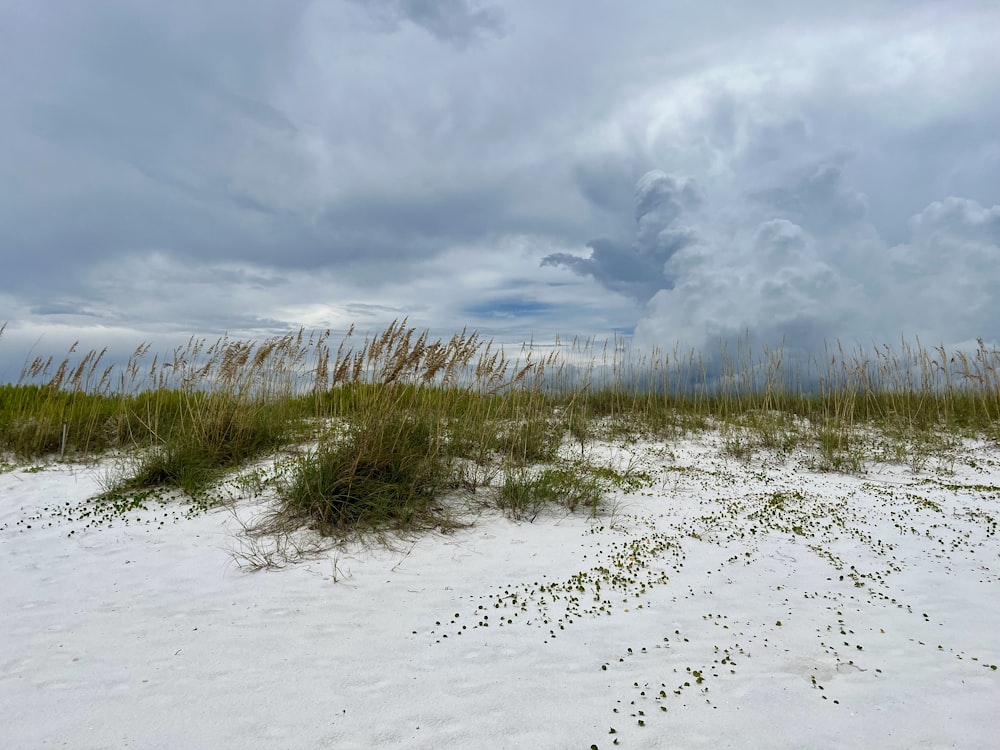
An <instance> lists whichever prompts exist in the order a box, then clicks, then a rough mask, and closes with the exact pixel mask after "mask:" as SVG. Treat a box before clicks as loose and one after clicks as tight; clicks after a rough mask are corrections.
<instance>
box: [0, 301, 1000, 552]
mask: <svg viewBox="0 0 1000 750" xmlns="http://www.w3.org/2000/svg"><path fill="white" fill-rule="evenodd" d="M2 334H3V328H2V327H0V337H2ZM329 341H330V334H329V332H314V333H309V334H307V333H306V332H305V331H303V330H299V331H298V332H296V333H290V334H288V335H285V336H280V337H275V338H271V339H267V340H265V341H263V342H259V343H258V342H248V341H238V340H230V339H228V338H226V337H223V338H220V339H218V340H216V341H214V342H209V341H207V340H205V339H196V338H192V339H190V340H189V341H188V343H187V345H186V346H185V347H179V348H178V349H176V350H174V351H173V353H172V354H171V355H169V356H167V357H165V358H161V357H159V356H157V355H153V356H152V358H150V350H151V347H150V345H148V344H143V345H141V346H139V347H138V348H136V350H135V351H134V352H133V353H132V355H131V356H130V357H129V358H128V360H127V361H126V362H125V363H124V364H122V365H121V366H116V365H114V364H107V363H106V357H107V352H106V350H101V351H91V352H86V353H83V354H79V353H77V351H76V345H74V346H73V347H71V348H70V350H69V352H68V353H67V355H66V356H65V357H64V358H63V359H62V360H56V359H53V358H49V359H44V360H43V359H41V358H35V359H34V360H32V361H30V362H28V363H27V364H26V365H25V367H24V370H23V371H22V373H21V376H20V378H19V380H18V383H17V384H14V385H4V386H0V451H3V452H6V453H13V454H16V455H19V456H21V457H35V456H40V455H44V454H61V455H70V456H73V455H77V456H79V455H89V454H93V453H96V452H100V451H106V450H119V451H123V452H124V453H125V454H126V455H127V456H129V457H130V458H131V460H130V462H129V463H128V464H127V469H126V471H124V473H123V474H122V476H121V477H119V482H118V485H119V489H125V490H130V489H135V488H140V487H148V486H153V485H166V486H172V487H178V488H180V489H182V490H184V491H186V492H188V493H196V492H199V491H201V490H203V489H205V488H206V487H208V486H210V485H211V484H212V483H213V482H215V481H216V480H217V479H218V478H219V477H220V476H221V475H222V474H224V473H225V472H227V471H231V470H234V469H235V468H237V467H239V466H240V465H242V464H244V463H246V462H247V461H250V460H251V459H253V458H255V457H258V456H262V455H265V454H268V453H273V452H275V451H277V450H282V449H287V448H291V447H294V446H296V445H303V444H309V445H311V446H312V447H311V448H309V449H308V450H306V451H305V453H302V454H301V455H300V456H299V458H298V459H297V461H298V464H297V468H296V471H295V472H294V474H293V476H292V478H291V479H290V480H289V482H288V483H287V485H286V486H285V487H284V488H283V491H282V493H281V498H280V503H281V514H282V517H283V518H285V519H288V520H289V521H290V522H295V523H305V524H311V525H314V526H315V527H317V528H320V529H322V530H323V531H325V532H330V533H334V532H338V531H340V530H343V529H345V528H349V527H355V526H358V525H370V526H376V527H377V526H382V525H395V526H404V527H405V526H419V525H422V524H438V523H443V522H446V521H447V519H446V515H447V514H446V510H447V509H446V508H445V505H444V504H443V503H442V502H441V498H442V496H443V495H444V494H445V493H448V492H452V491H454V490H457V489H464V490H466V491H476V490H478V489H481V488H484V487H489V488H491V489H492V490H493V494H492V497H493V498H494V502H495V504H496V505H497V506H498V507H506V508H507V509H508V510H510V511H512V512H513V511H514V510H515V509H517V508H520V509H522V510H521V511H518V512H521V513H523V509H524V508H531V507H534V506H532V505H531V503H532V502H533V501H532V500H530V498H529V497H528V496H529V495H531V493H534V494H533V497H535V498H536V499H537V498H539V497H542V496H545V497H546V498H548V499H550V500H551V499H553V498H554V497H555V496H560V497H562V498H563V501H564V505H566V506H567V507H569V506H571V505H572V506H575V505H584V506H588V507H592V505H593V504H592V503H591V502H590V501H589V500H587V501H586V502H582V501H581V500H580V498H582V497H586V498H590V497H591V496H592V487H589V486H587V487H584V486H583V485H581V484H580V483H579V482H578V483H577V484H576V485H573V483H572V482H571V481H570V479H571V478H572V476H573V473H572V472H564V471H563V468H564V466H563V465H562V464H560V461H564V460H566V453H560V451H561V449H563V448H566V449H567V450H576V449H577V448H578V449H579V456H580V458H584V457H585V456H586V449H587V446H588V445H589V444H590V443H591V442H592V441H593V440H594V439H595V438H597V437H600V436H602V435H605V434H614V435H619V436H639V435H646V436H655V437H658V438H661V439H668V440H669V439H674V438H677V437H679V436H681V435H684V434H686V433H688V432H691V431H701V430H706V429H709V428H712V429H717V430H718V433H719V435H720V437H721V444H722V447H723V450H725V451H726V452H728V453H730V454H731V455H734V456H737V457H740V458H744V459H749V458H751V457H753V456H754V455H755V454H757V453H758V452H760V451H770V452H772V453H776V454H779V455H782V454H784V455H787V454H790V453H792V452H793V451H796V450H800V449H801V450H803V451H805V452H806V453H808V454H809V455H812V456H813V457H814V461H815V464H816V466H817V467H818V468H822V469H828V470H841V471H856V470H859V469H861V468H863V467H864V465H865V463H866V462H867V461H871V460H875V459H880V460H896V461H901V462H908V463H910V464H911V465H912V466H913V467H914V468H918V467H919V466H920V465H922V463H923V462H924V461H926V459H927V457H928V456H929V455H931V454H932V453H933V452H934V451H938V450H942V449H944V448H945V447H946V446H947V443H948V442H949V441H954V440H955V439H957V438H958V437H961V436H965V435H969V436H973V435H974V436H979V437H985V438H987V439H990V440H994V441H998V442H1000V350H998V349H997V348H995V347H991V346H988V345H987V344H985V343H984V342H983V341H979V342H978V345H977V346H976V347H975V348H972V349H968V350H955V351H947V350H946V349H945V348H944V347H940V346H939V347H936V348H933V349H928V348H925V347H923V346H922V345H920V343H919V342H917V343H916V344H912V345H911V344H909V343H908V342H905V341H903V342H901V343H900V344H899V345H898V346H895V347H890V346H888V345H885V346H882V347H879V348H875V349H869V350H863V349H856V350H853V351H845V349H844V348H843V347H842V346H841V345H840V344H839V343H835V344H833V345H831V346H829V347H828V348H827V349H826V350H825V353H824V355H823V356H821V357H807V356H803V355H801V354H794V353H789V352H786V351H785V350H784V348H776V349H768V348H763V349H761V350H760V351H757V352H755V351H753V349H752V347H751V345H750V337H749V335H748V336H747V337H746V338H745V339H744V340H742V341H740V342H737V343H736V344H735V345H733V346H732V348H730V347H728V346H722V347H720V350H719V352H717V353H713V354H708V353H702V352H679V351H676V350H675V351H673V352H672V353H666V352H662V351H658V350H654V351H652V352H647V353H636V352H633V351H631V350H630V348H629V347H628V345H627V341H625V340H620V339H615V340H612V341H610V342H607V343H604V344H600V343H598V342H594V341H592V340H579V339H575V340H573V341H572V342H570V343H568V344H565V345H564V344H562V343H561V342H556V344H555V345H554V346H549V347H542V346H537V345H534V344H528V345H525V346H523V347H521V348H520V349H519V350H517V351H515V352H513V353H508V352H507V351H506V350H505V349H504V348H503V347H501V346H497V345H496V344H494V343H493V342H492V341H484V340H482V339H481V338H480V337H479V335H478V334H476V333H474V332H471V333H470V332H468V331H465V330H463V331H462V332H460V333H456V334H455V335H453V336H452V337H451V338H450V339H447V340H432V339H431V337H430V335H429V333H428V332H427V331H417V330H416V329H415V328H413V327H410V326H409V325H408V324H407V321H406V320H405V319H404V320H401V321H395V322H393V323H392V324H391V325H390V326H389V327H388V328H387V329H386V330H384V331H382V332H380V333H378V334H375V335H372V336H366V337H363V338H360V339H359V338H358V337H357V336H356V335H355V332H354V330H353V328H352V329H351V330H350V331H348V332H347V334H346V335H345V336H344V337H342V339H341V340H340V341H339V343H338V346H337V348H336V349H332V348H331V347H330V345H329ZM733 349H735V351H734V350H733ZM560 456H562V457H563V458H560ZM538 464H542V465H543V468H542V469H541V470H540V471H541V473H538V472H535V471H534V470H533V469H532V467H533V466H536V465H538ZM545 467H548V468H545ZM546 472H548V473H546ZM556 480H558V481H556ZM581 481H582V480H581ZM573 498H576V500H573Z"/></svg>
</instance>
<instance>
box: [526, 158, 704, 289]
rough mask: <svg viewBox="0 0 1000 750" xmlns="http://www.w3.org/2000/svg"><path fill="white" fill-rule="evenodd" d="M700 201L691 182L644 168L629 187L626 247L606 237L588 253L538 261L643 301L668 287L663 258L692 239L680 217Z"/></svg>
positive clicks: (593, 243)
mask: <svg viewBox="0 0 1000 750" xmlns="http://www.w3.org/2000/svg"><path fill="white" fill-rule="evenodd" d="M700 202H701V197H700V195H699V191H698V187H697V185H696V184H695V183H694V181H692V180H679V179H675V178H673V177H671V176H669V175H667V174H666V173H664V172H662V171H659V170H655V171H652V172H648V173H646V174H645V175H643V176H642V178H641V179H640V180H639V182H638V184H637V185H636V189H635V225H636V237H635V241H634V242H633V243H632V244H631V245H630V246H626V245H623V244H621V243H617V242H615V241H613V240H609V239H597V240H591V241H590V242H589V243H587V246H588V247H589V248H590V250H591V253H590V256H589V257H586V258H583V257H580V256H577V255H573V254H570V253H553V254H551V255H547V256H545V258H543V259H542V265H543V266H564V267H566V268H568V269H570V270H571V271H574V272H575V273H578V274H580V275H584V276H592V277H593V278H594V280H595V281H597V282H598V283H599V284H601V285H602V286H605V287H607V288H608V289H611V290H613V291H616V292H620V293H622V294H625V295H627V296H630V297H633V298H635V299H636V300H639V301H640V302H645V301H646V300H648V299H649V298H650V297H652V296H653V295H654V294H656V293H657V292H658V291H659V290H661V289H665V288H670V287H671V286H672V285H673V279H672V278H671V277H670V275H669V274H668V273H667V272H666V264H667V262H668V261H669V260H670V258H672V257H673V256H674V254H675V253H677V252H678V251H679V250H682V249H683V248H685V247H687V246H688V245H691V244H692V243H694V242H695V241H696V236H695V233H694V231H693V230H692V229H691V228H690V227H687V226H684V225H682V224H681V223H680V219H681V216H682V215H683V214H684V213H685V211H691V210H694V209H696V208H697V207H698V205H699V204H700Z"/></svg>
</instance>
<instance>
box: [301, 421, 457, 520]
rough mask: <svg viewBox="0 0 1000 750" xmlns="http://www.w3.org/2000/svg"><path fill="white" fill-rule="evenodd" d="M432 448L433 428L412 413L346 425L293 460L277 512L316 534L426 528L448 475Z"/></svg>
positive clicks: (444, 463)
mask: <svg viewBox="0 0 1000 750" xmlns="http://www.w3.org/2000/svg"><path fill="white" fill-rule="evenodd" d="M439 447H440V444H439V442H438V435H437V425H436V424H434V423H433V422H431V421H429V420H427V419H426V418H421V417H420V416H419V415H418V416H408V415H404V414H395V415H393V416H392V417H390V418H388V419H386V420H385V421H379V422H378V423H372V424H367V425H361V424H351V425H350V426H349V427H348V429H347V434H346V436H344V437H341V438H339V439H332V440H328V441H325V442H324V443H323V444H322V445H321V446H320V447H319V449H318V450H316V451H314V452H312V453H310V454H308V455H307V456H305V457H304V458H303V459H302V460H301V461H300V464H299V466H298V470H297V471H296V472H295V474H294V478H293V480H292V481H291V483H290V484H289V485H288V486H287V487H286V488H285V490H284V491H283V492H282V498H281V500H282V511H281V513H282V514H283V515H285V516H287V519H288V520H290V521H292V522H299V523H305V524H308V525H311V526H313V527H314V528H317V529H319V530H320V531H322V532H324V533H339V532H343V531H345V530H347V529H350V528H356V527H361V528H384V527H394V528H413V527H418V526H422V525H428V524H432V523H433V522H434V519H435V516H439V515H440V511H441V509H440V508H439V507H438V506H436V505H435V503H436V501H437V499H438V495H439V494H440V492H441V491H442V489H443V488H445V487H447V486H449V485H450V484H451V482H450V480H452V477H453V474H452V472H451V470H450V466H449V462H448V460H447V457H446V456H444V455H443V454H442V453H441V452H440V450H439ZM438 521H439V522H440V519H438Z"/></svg>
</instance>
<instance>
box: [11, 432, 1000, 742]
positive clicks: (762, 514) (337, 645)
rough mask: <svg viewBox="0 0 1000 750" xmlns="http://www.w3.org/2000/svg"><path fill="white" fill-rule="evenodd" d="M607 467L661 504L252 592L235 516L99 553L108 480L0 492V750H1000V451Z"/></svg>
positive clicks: (299, 572) (263, 582) (679, 452)
mask: <svg viewBox="0 0 1000 750" xmlns="http://www.w3.org/2000/svg"><path fill="white" fill-rule="evenodd" d="M595 451H596V453H595V455H597V456H598V457H600V456H601V455H603V457H604V458H605V459H607V460H609V461H612V462H617V465H619V466H622V465H624V463H625V462H627V461H628V460H629V457H630V455H633V454H634V460H635V461H636V462H637V463H638V468H641V469H643V470H645V471H647V472H649V473H650V474H651V475H652V476H653V480H654V481H653V484H652V486H651V487H649V488H646V489H643V490H640V491H639V492H637V493H634V494H627V493H624V492H618V493H617V494H615V495H612V496H611V497H610V498H609V501H608V503H607V506H606V508H605V510H604V512H603V513H602V515H601V517H599V518H598V519H596V520H593V519H588V518H586V517H584V516H583V515H576V516H564V515H559V516H551V515H550V516H546V517H544V518H539V519H537V520H536V521H535V522H534V523H520V524H518V523H514V522H511V521H509V520H506V519H504V518H502V517H500V516H498V515H494V514H483V515H481V516H480V517H479V518H477V519H476V520H475V523H474V526H472V527H471V528H469V529H467V530H462V531H458V532H455V533H452V534H449V535H439V534H429V535H424V536H421V537H419V538H418V539H417V540H416V541H415V542H402V541H401V542H399V543H398V544H397V545H396V549H394V550H391V551H390V550H386V549H381V548H377V549H374V550H367V551H366V550H364V549H361V548H358V547H356V546H355V547H352V548H350V549H348V550H341V551H339V552H331V553H329V554H327V555H326V556H324V557H323V558H320V559H313V560H311V561H308V562H304V563H299V564H296V565H293V566H290V567H288V568H286V569H284V570H282V571H275V572H259V573H249V572H246V571H245V570H242V569H240V568H239V567H238V566H237V565H236V564H235V563H234V562H233V560H232V557H231V554H230V553H231V550H232V549H233V548H234V546H237V545H238V533H239V525H238V524H237V523H236V522H235V519H234V517H233V515H232V514H231V513H230V512H228V511H226V510H217V511H212V512H210V513H208V514H207V515H201V516H196V517H194V518H185V517H184V515H183V512H182V510H181V509H179V508H177V507H174V506H170V507H167V508H160V507H159V506H158V505H156V504H155V503H154V504H153V505H152V507H151V508H150V510H148V511H145V512H143V511H136V512H134V513H132V514H130V518H133V519H138V520H132V521H131V522H130V523H129V524H128V525H126V524H124V523H123V522H121V521H118V522H115V523H114V524H113V525H112V526H110V527H107V526H106V525H105V526H97V527H94V526H91V527H87V519H82V520H81V519H77V520H66V519H65V518H63V517H62V516H60V515H58V514H53V512H52V508H53V507H55V506H57V505H63V506H64V507H73V506H75V505H78V504H79V503H80V502H81V501H83V500H85V499H86V498H87V497H89V496H91V495H93V494H94V493H95V492H96V491H97V490H98V484H97V482H98V479H99V478H100V475H101V470H100V469H94V468H88V467H82V466H67V465H52V466H48V467H46V468H45V469H44V470H43V471H38V472H34V473H31V472H28V471H26V470H25V468H26V467H21V468H18V469H15V470H11V471H7V472H5V473H3V474H0V529H2V530H0V570H2V571H3V572H2V575H3V586H2V592H0V633H2V641H0V720H2V726H3V732H2V739H0V745H2V746H3V747H4V748H11V749H15V748H40V747H71V748H170V749H172V750H173V749H175V748H241V749H246V748H373V747H406V748H442V747H455V748H478V747H486V748H494V747H496V748H500V747H522V748H589V747H590V746H591V745H597V746H598V747H600V748H606V747H612V746H613V743H614V741H615V740H617V741H618V743H619V746H622V747H631V748H667V747H677V748H724V747H733V748H747V747H760V748H771V747H795V748H843V747H865V748H886V747H889V748H939V747H954V748H996V747H1000V670H996V669H995V668H993V667H992V666H991V665H1000V538H998V534H997V525H996V524H997V521H1000V489H997V488H998V487H1000V451H998V450H996V449H995V448H988V447H986V446H983V445H970V446H968V447H967V449H966V450H965V451H964V452H963V453H962V454H961V455H960V456H959V457H958V458H957V459H956V460H955V461H954V462H952V463H949V464H948V465H932V466H931V467H930V469H929V470H928V471H925V472H923V473H921V474H913V473H911V472H910V470H909V469H907V468H905V467H891V466H875V467H872V468H871V470H870V471H869V473H868V475H867V476H864V477H856V476H844V475H839V474H829V473H816V472H813V471H811V470H809V469H808V467H807V466H804V465H803V462H802V459H801V457H800V458H799V459H796V460H791V461H787V462H779V461H777V460H775V459H766V460H765V459H763V458H761V459H758V460H754V461H752V462H750V463H749V464H743V463H740V462H737V461H733V460H728V459H723V458H721V457H720V455H719V451H718V449H717V446H716V445H714V438H712V437H711V436H704V437H702V438H699V439H693V440H687V441H685V442H683V443H681V444H679V445H674V446H670V449H669V450H667V446H664V445H644V446H638V447H637V446H632V447H630V448H625V447H623V446H618V447H612V446H603V447H600V448H595ZM945 485H949V486H945ZM961 487H968V488H971V489H961ZM776 492H781V493H784V495H781V496H778V497H777V498H775V493H776ZM795 493H798V494H795ZM248 502H249V501H246V502H244V504H243V505H244V506H246V505H247V503H248ZM66 503H68V504H69V506H65V504H66ZM45 508H48V509H49V510H44V509H45ZM160 521H163V522H164V523H163V524H162V525H161V524H160ZM29 525H30V528H28V526H29ZM754 529H756V531H754ZM71 532H72V533H71ZM602 568H603V569H605V570H606V572H602V571H601V569H602ZM664 576H666V577H668V580H666V581H665V582H664ZM334 577H336V579H337V580H336V582H335V581H334ZM598 583H599V584H600V589H599V590H598V588H597V586H598ZM602 608H603V610H602ZM779 622H780V624H779ZM695 673H698V674H695ZM698 675H700V677H701V682H699V679H698ZM661 691H662V694H661ZM663 708H665V709H666V710H665V711H663V710H662V709H663ZM640 722H644V724H645V725H644V726H640ZM612 728H614V730H616V731H615V733H614V734H612V733H611V729H612Z"/></svg>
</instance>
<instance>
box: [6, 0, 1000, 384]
mask: <svg viewBox="0 0 1000 750" xmlns="http://www.w3.org/2000/svg"><path fill="white" fill-rule="evenodd" d="M998 29H1000V3H997V2H995V0H983V2H974V1H973V0H966V1H963V0H942V1H939V2H918V1H917V0H879V1H878V2H871V0H840V1H839V2H836V3H832V2H825V1H824V2H810V1H804V0H755V1H754V2H749V0H746V1H745V2H735V1H734V2H709V1H700V2H694V1H693V0H690V1H689V0H628V1H624V0H623V1H622V2H610V0H545V1H544V2H540V1H539V0H496V1H495V2H490V0H483V1H482V2H478V1H476V0H313V1H312V2H310V1H308V0H282V1H281V2H275V1H274V0H213V1H212V2H208V3H206V2H203V0H197V2H195V1H194V0H173V1H172V2H161V1H160V0H156V1H155V2H154V1H152V0H150V1H145V0H44V1H38V2H27V1H26V0H0V70H2V71H3V72H2V73H0V115H2V116H0V261H2V263H0V322H2V321H4V320H6V321H7V322H8V329H7V332H6V333H5V334H4V336H3V338H2V339H0V379H3V378H4V376H7V377H9V376H10V374H11V373H10V372H9V368H10V364H9V360H11V358H12V359H13V360H15V362H16V367H17V368H18V369H19V367H20V364H21V363H22V362H23V361H24V353H25V351H26V350H27V349H28V348H29V347H30V346H32V344H34V343H35V342H36V341H37V340H38V339H39V337H40V336H41V337H42V338H41V342H40V343H39V344H37V345H36V351H39V350H44V349H46V348H50V349H56V350H58V349H59V348H60V347H61V346H64V345H65V344H66V343H68V342H71V341H72V340H74V339H76V338H82V339H83V340H84V342H85V344H86V345H91V346H102V345H104V344H109V345H112V346H114V345H115V344H116V343H117V342H122V345H123V346H125V345H127V344H128V342H133V341H135V340H137V339H144V340H152V341H154V342H163V343H164V344H166V343H168V342H172V341H174V340H176V339H177V338H178V337H184V338H185V339H186V337H187V335H188V334H203V335H209V336H214V335H216V334H218V333H221V332H225V331H228V332H230V333H232V334H234V335H239V336H258V337H259V336H267V335H271V334H275V333H282V332H285V331H287V330H289V329H290V328H297V327H298V326H299V325H305V326H308V327H321V328H325V327H331V328H334V329H344V328H346V327H347V326H348V325H349V324H351V323H356V324H357V325H358V326H359V328H360V329H361V330H374V329H377V328H379V327H381V326H383V325H385V324H386V323H388V322H389V321H390V320H392V319H393V318H396V317H400V316H404V315H405V316H409V318H410V321H411V323H413V324H414V325H417V326H428V327H431V328H432V329H433V330H435V331H437V332H439V333H441V334H443V335H448V334H450V333H451V332H452V331H455V330H459V329H461V328H462V327H464V326H469V327H471V328H477V329H479V330H480V331H482V332H483V333H485V334H487V335H492V336H496V337H498V338H500V339H503V340H517V341H520V340H523V339H526V338H528V337H530V336H534V337H535V338H536V340H545V339H547V338H550V337H551V336H553V335H554V334H556V333H559V334H562V335H563V336H570V337H571V336H573V335H574V334H580V335H583V336H588V335H595V334H596V335H598V336H606V335H608V334H610V333H613V332H615V331H618V332H623V333H626V334H632V333H634V335H635V337H636V340H637V342H638V343H640V344H642V345H643V346H653V345H656V346H660V347H662V348H665V349H673V348H674V346H675V345H680V346H681V347H682V348H686V347H697V348H703V347H706V346H708V347H710V346H714V345H715V344H716V342H718V341H719V340H720V339H723V338H727V337H730V336H733V335H739V334H740V333H741V332H744V331H747V330H749V331H750V332H751V335H752V336H753V337H754V339H755V341H759V342H763V343H769V344H776V343H778V342H781V341H785V343H786V345H789V346H794V347H802V348H806V349H810V350H816V349H817V348H821V347H822V342H823V341H824V340H832V339H833V338H835V337H839V338H840V339H841V340H843V341H849V342H851V341H859V342H869V343H870V342H872V341H875V342H884V343H893V342H895V341H898V340H899V339H900V337H901V336H906V337H914V336H920V337H921V340H922V341H923V342H924V343H925V344H928V345H934V344H938V343H944V344H947V345H952V344H956V343H960V342H968V341H970V340H974V339H975V338H977V337H983V338H985V339H987V340H990V341H994V342H996V341H1000V315H998V314H997V313H998V310H1000V54H997V47H996V44H997V42H996V38H997V30H998ZM4 362H7V364H6V365H4V364H3V363H4ZM4 367H7V368H8V371H7V372H4V371H3V368H4ZM14 374H15V375H16V373H14Z"/></svg>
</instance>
